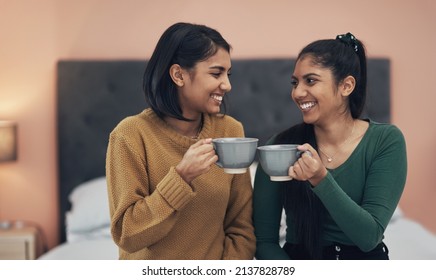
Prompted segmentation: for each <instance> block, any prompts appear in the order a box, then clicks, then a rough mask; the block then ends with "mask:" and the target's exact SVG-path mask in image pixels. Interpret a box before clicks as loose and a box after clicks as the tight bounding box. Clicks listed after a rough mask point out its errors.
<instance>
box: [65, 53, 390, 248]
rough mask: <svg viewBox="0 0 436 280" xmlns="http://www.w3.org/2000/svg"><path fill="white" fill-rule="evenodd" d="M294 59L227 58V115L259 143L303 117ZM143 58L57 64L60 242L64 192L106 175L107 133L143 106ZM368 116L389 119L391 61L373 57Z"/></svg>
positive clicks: (370, 71) (73, 61)
mask: <svg viewBox="0 0 436 280" xmlns="http://www.w3.org/2000/svg"><path fill="white" fill-rule="evenodd" d="M293 65H294V59H290V58H289V59H253V60H251V59H249V60H233V61H232V77H231V82H232V91H231V92H230V93H229V94H228V95H227V97H226V98H227V104H228V110H227V114H229V115H231V116H233V117H235V118H236V119H238V120H240V121H241V122H242V123H243V124H244V127H245V134H246V136H247V137H256V138H259V145H262V144H264V143H265V141H266V140H267V139H268V138H269V137H270V136H272V135H273V134H274V133H277V132H279V131H281V130H283V129H285V128H287V127H289V126H291V125H293V124H295V123H297V122H300V121H301V114H300V112H299V111H298V109H297V108H296V106H295V105H294V104H293V102H292V100H291V98H290V90H291V84H290V77H291V73H292V72H293ZM145 66H146V61H141V60H110V61H101V60H100V61H89V60H88V61H77V60H72V61H60V62H59V63H58V69H57V91H58V96H57V97H58V100H57V105H58V120H57V125H58V149H59V150H58V152H59V153H58V157H59V158H58V159H59V199H60V204H59V205H60V211H61V213H60V228H59V231H60V239H61V241H65V220H64V215H65V212H66V211H68V210H69V208H70V205H69V202H68V195H69V194H70V192H71V190H72V189H73V188H74V187H76V186H77V185H78V184H80V183H82V182H84V181H87V180H90V179H93V178H95V177H99V176H104V175H105V157H106V148H107V142H108V136H109V133H110V131H111V130H112V129H113V128H114V127H115V126H116V124H117V123H118V122H119V121H121V120H122V119H123V118H124V117H126V116H128V115H133V114H136V113H139V112H140V111H142V110H143V109H144V108H146V107H147V106H146V104H145V101H144V95H143V93H142V74H143V71H144V69H145ZM368 83H369V84H368V100H367V109H366V111H365V116H367V117H369V118H371V119H373V120H375V121H379V122H389V121H390V63H389V60H387V59H370V60H369V63H368Z"/></svg>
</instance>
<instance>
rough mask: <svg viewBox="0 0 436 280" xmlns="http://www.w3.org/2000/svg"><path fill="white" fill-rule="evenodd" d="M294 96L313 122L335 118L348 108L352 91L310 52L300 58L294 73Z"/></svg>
mask: <svg viewBox="0 0 436 280" xmlns="http://www.w3.org/2000/svg"><path fill="white" fill-rule="evenodd" d="M292 85H293V88H292V93H291V94H292V99H293V100H294V102H295V104H297V106H298V108H300V110H301V112H302V113H303V120H304V122H305V123H310V124H323V123H329V122H334V121H335V120H336V119H337V118H338V117H340V116H343V114H344V112H349V110H348V105H347V96H348V94H349V93H348V91H343V90H342V88H343V87H342V86H341V83H340V84H339V85H337V83H336V81H335V79H334V77H333V74H332V72H331V70H330V69H328V68H323V67H321V66H320V65H318V64H315V63H314V62H313V60H312V57H311V56H310V55H307V56H304V57H302V58H301V59H299V60H298V61H297V63H296V65H295V69H294V73H293V75H292Z"/></svg>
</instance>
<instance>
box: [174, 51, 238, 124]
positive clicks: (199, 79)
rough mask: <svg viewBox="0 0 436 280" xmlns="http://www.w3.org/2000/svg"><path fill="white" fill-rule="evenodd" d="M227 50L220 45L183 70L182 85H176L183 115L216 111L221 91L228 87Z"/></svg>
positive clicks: (228, 59)
mask: <svg viewBox="0 0 436 280" xmlns="http://www.w3.org/2000/svg"><path fill="white" fill-rule="evenodd" d="M230 69H231V60H230V54H229V53H228V52H227V51H226V50H224V49H222V48H219V49H218V51H217V53H216V54H214V55H213V56H211V57H209V58H208V59H207V60H205V61H201V62H198V63H197V64H196V65H195V66H194V68H193V69H191V70H189V71H188V70H182V75H183V86H181V87H179V91H178V93H179V101H180V106H181V108H182V111H183V116H185V117H186V118H197V117H198V115H200V114H201V113H209V114H216V113H219V112H220V105H221V103H222V100H223V97H224V95H225V94H226V93H227V92H229V91H230V90H231V88H232V87H231V84H230V80H229V75H230Z"/></svg>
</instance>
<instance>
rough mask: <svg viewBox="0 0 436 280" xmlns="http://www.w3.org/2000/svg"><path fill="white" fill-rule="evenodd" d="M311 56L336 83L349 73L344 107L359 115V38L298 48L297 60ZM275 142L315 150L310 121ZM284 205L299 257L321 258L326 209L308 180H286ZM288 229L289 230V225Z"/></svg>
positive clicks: (362, 91) (362, 69)
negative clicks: (353, 82) (352, 82)
mask: <svg viewBox="0 0 436 280" xmlns="http://www.w3.org/2000/svg"><path fill="white" fill-rule="evenodd" d="M305 57H310V58H311V59H312V61H313V62H314V63H315V64H316V65H318V66H320V67H322V68H327V69H330V70H331V71H332V74H333V77H334V80H335V83H336V85H339V83H340V82H341V81H342V80H343V79H344V78H346V77H347V76H349V75H351V76H353V77H354V78H355V80H356V87H355V89H354V90H353V92H352V93H351V95H350V96H349V98H348V106H347V110H349V111H350V113H351V116H352V117H353V118H359V117H360V115H361V114H362V111H363V109H364V106H365V100H366V80H367V75H366V54H365V49H364V46H363V44H362V42H361V41H359V40H358V39H356V38H355V37H354V36H353V35H352V34H351V33H347V34H344V35H338V36H337V37H336V39H329V40H318V41H315V42H313V43H311V44H309V45H307V46H306V47H305V48H303V49H302V50H301V52H300V53H299V55H298V57H297V60H296V61H298V60H300V59H302V58H305ZM275 139H276V143H277V144H284V143H292V144H303V143H309V144H310V145H311V146H312V147H314V148H315V149H316V150H318V146H317V143H316V138H315V132H314V127H313V125H312V124H305V123H302V124H299V125H296V126H294V127H291V128H289V129H287V130H285V131H283V132H281V133H279V134H278V135H277V137H276V138H275ZM284 184H285V200H284V208H285V210H286V213H287V214H288V215H292V216H291V219H292V221H293V224H294V226H295V228H293V229H291V230H294V231H295V235H296V238H297V242H298V248H300V250H301V251H302V252H300V256H303V258H306V259H321V258H322V244H321V234H322V231H323V228H322V224H323V218H324V215H325V213H326V210H325V208H324V206H323V204H322V203H321V201H320V200H319V198H318V197H317V196H316V195H315V194H314V192H313V191H312V190H311V187H312V186H311V185H310V183H309V182H308V181H297V180H291V181H288V182H285V183H284ZM288 230H290V229H289V228H288Z"/></svg>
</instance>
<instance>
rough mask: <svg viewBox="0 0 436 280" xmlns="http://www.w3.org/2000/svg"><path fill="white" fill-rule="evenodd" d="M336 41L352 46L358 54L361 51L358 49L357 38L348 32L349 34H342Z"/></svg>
mask: <svg viewBox="0 0 436 280" xmlns="http://www.w3.org/2000/svg"><path fill="white" fill-rule="evenodd" d="M336 40H339V41H341V42H343V43H345V44H347V45H349V46H351V47H352V48H353V49H354V51H355V52H357V51H358V50H359V48H358V47H357V40H356V37H355V36H354V35H353V34H351V33H350V32H348V33H347V34H342V35H338V36H336Z"/></svg>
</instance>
